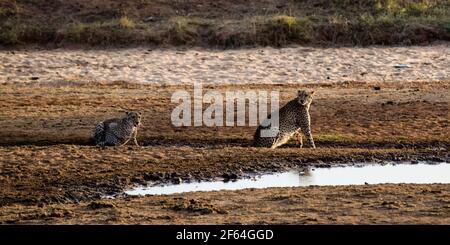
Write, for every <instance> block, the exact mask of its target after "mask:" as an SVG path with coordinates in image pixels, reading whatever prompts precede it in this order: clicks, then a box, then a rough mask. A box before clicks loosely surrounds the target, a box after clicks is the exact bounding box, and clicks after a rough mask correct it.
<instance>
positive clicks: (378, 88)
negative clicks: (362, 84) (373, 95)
mask: <svg viewBox="0 0 450 245" xmlns="http://www.w3.org/2000/svg"><path fill="white" fill-rule="evenodd" d="M373 89H374V90H381V87H380V86H375V87H373Z"/></svg>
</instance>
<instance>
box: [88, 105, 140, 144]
mask: <svg viewBox="0 0 450 245" xmlns="http://www.w3.org/2000/svg"><path fill="white" fill-rule="evenodd" d="M139 126H141V114H140V113H139V112H126V116H125V117H124V118H111V119H108V120H105V121H103V122H100V123H98V124H97V126H96V127H95V130H94V135H93V139H94V141H95V144H96V145H100V146H122V145H125V144H127V143H128V141H130V140H131V139H133V141H134V144H135V145H136V146H139V144H138V142H137V139H136V136H137V129H138V127H139Z"/></svg>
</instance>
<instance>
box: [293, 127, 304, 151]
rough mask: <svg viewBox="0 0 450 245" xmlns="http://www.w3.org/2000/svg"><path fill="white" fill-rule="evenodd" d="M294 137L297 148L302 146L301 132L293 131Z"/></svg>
mask: <svg viewBox="0 0 450 245" xmlns="http://www.w3.org/2000/svg"><path fill="white" fill-rule="evenodd" d="M295 136H296V137H295V138H296V140H297V144H298V147H299V148H302V147H303V139H302V134H301V133H300V132H298V131H297V132H295Z"/></svg>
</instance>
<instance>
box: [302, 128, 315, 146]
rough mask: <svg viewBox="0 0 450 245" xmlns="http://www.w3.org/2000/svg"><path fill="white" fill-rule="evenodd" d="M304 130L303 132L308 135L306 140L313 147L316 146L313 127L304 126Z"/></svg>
mask: <svg viewBox="0 0 450 245" xmlns="http://www.w3.org/2000/svg"><path fill="white" fill-rule="evenodd" d="M302 132H303V134H304V135H305V137H306V140H307V142H308V146H309V147H311V148H316V145H315V144H314V139H313V137H312V134H311V128H310V127H309V126H308V127H302Z"/></svg>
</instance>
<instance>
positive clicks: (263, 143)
mask: <svg viewBox="0 0 450 245" xmlns="http://www.w3.org/2000/svg"><path fill="white" fill-rule="evenodd" d="M313 95H314V91H312V92H307V91H304V90H300V91H298V95H297V98H295V99H293V100H291V101H289V102H288V103H287V104H286V105H285V106H283V107H282V108H281V109H280V110H279V112H278V118H279V127H278V128H275V129H273V128H271V127H270V126H271V125H270V124H269V125H264V124H265V123H264V122H263V123H262V124H261V125H260V126H259V127H258V129H257V130H256V133H255V136H254V141H253V145H254V146H258V147H270V148H272V149H274V148H277V147H279V146H281V145H283V144H286V143H287V142H288V141H289V139H291V138H292V137H293V136H294V135H297V140H298V142H299V144H300V147H302V146H303V142H302V136H301V134H300V131H301V132H302V133H303V134H304V135H305V137H306V139H307V141H308V145H309V146H310V147H311V148H315V147H316V146H315V145H314V140H313V137H312V134H311V120H310V116H309V107H310V105H311V102H312V99H313ZM269 119H270V115H269V117H268V119H266V124H268V123H267V120H269ZM263 125H264V126H263ZM262 129H266V130H267V129H270V130H277V129H278V132H275V133H274V134H273V136H269V137H263V136H264V135H261V130H262Z"/></svg>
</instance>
